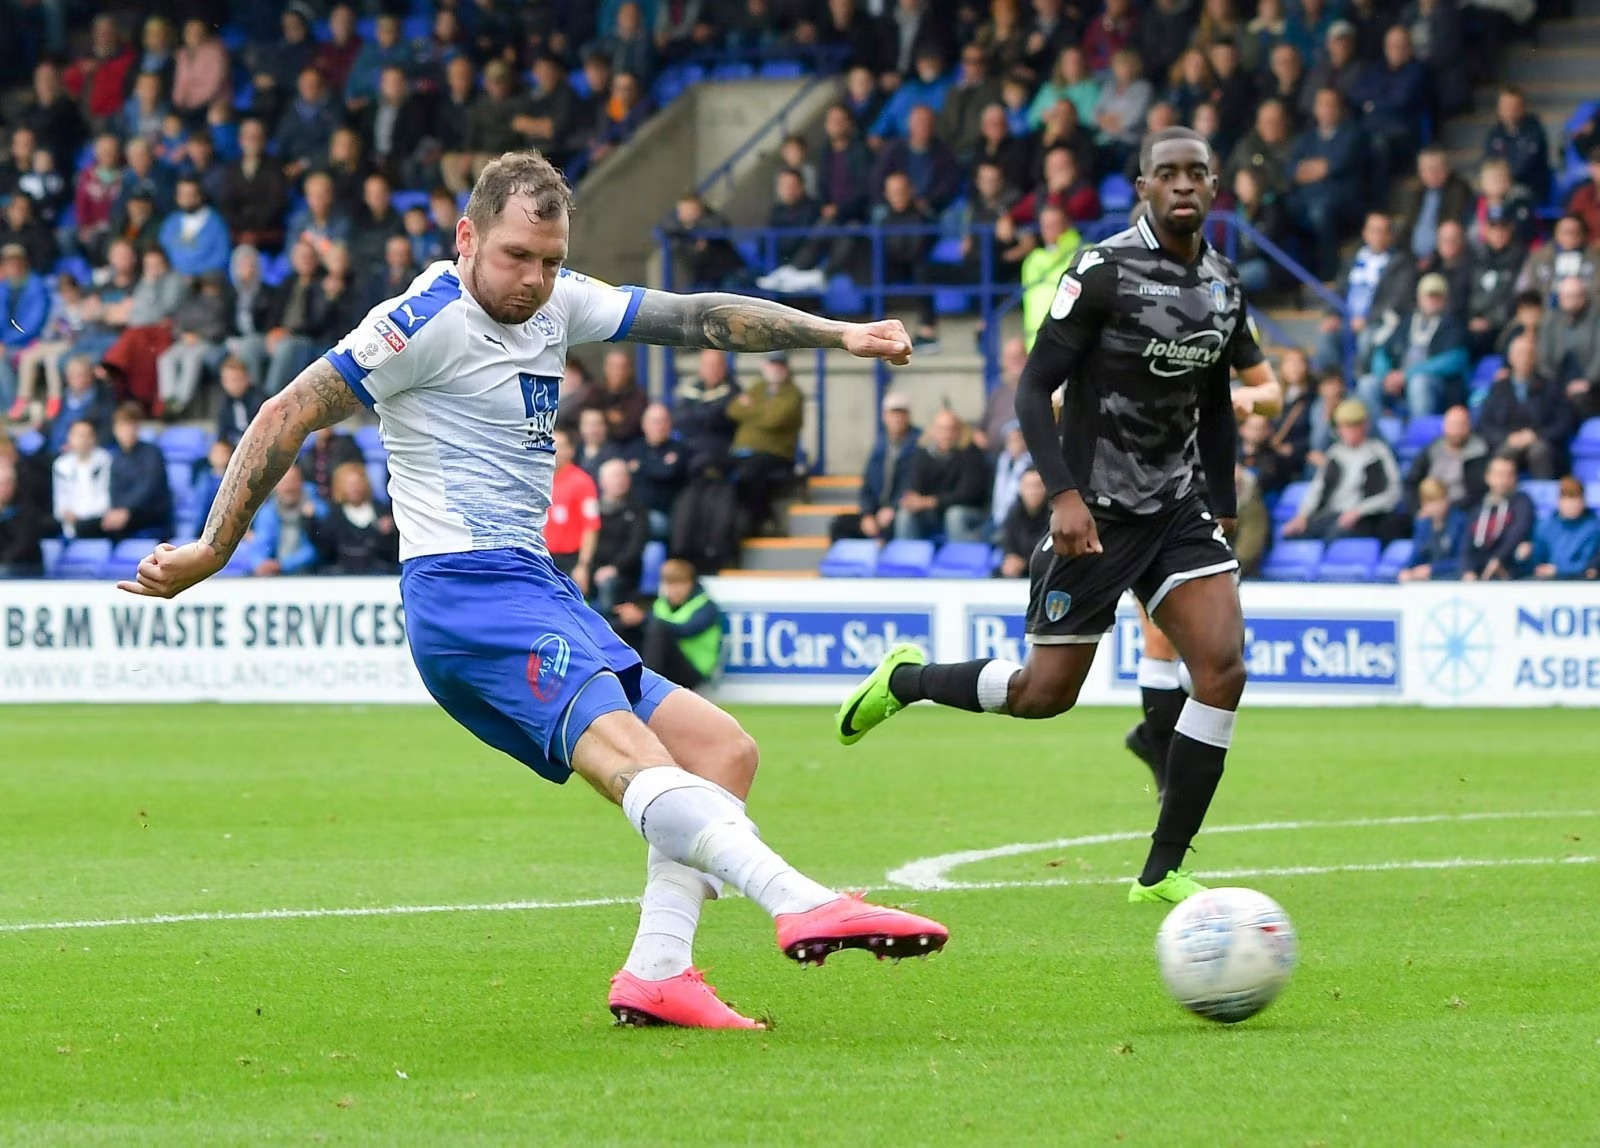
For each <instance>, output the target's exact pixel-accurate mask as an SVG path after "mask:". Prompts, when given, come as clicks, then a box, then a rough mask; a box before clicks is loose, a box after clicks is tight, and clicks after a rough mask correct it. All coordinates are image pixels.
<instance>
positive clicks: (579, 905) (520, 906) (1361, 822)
mask: <svg viewBox="0 0 1600 1148" xmlns="http://www.w3.org/2000/svg"><path fill="white" fill-rule="evenodd" d="M1594 816H1597V814H1596V813H1595V812H1594V811H1593V810H1565V811H1557V810H1551V811H1547V812H1528V813H1432V814H1422V815H1417V816H1410V817H1380V818H1360V819H1356V820H1352V821H1265V822H1261V823H1259V824H1256V825H1219V826H1216V827H1214V828H1210V829H1207V830H1206V832H1208V833H1250V832H1266V831H1269V830H1278V829H1353V828H1372V827H1377V826H1385V825H1426V824H1432V823H1437V822H1453V821H1513V820H1529V819H1535V818H1537V819H1550V818H1560V817H1594ZM1145 836H1147V834H1146V833H1144V832H1142V831H1141V832H1128V833H1098V834H1093V835H1090V836H1087V837H1066V838H1062V839H1060V840H1058V841H1040V842H1035V843H1033V844H1028V843H1019V844H1013V845H1001V846H997V847H995V848H993V849H972V850H967V851H966V852H962V853H947V854H944V855H942V856H940V857H929V858H924V859H923V860H920V861H912V862H910V863H909V864H907V865H902V866H901V867H900V868H898V869H895V870H893V871H892V872H890V873H889V874H888V877H887V880H886V882H885V883H884V884H885V886H886V887H889V888H900V889H910V890H917V891H922V892H934V891H952V892H955V891H964V890H972V889H976V890H982V889H1033V888H1048V887H1056V886H1081V885H1120V884H1123V883H1124V882H1126V881H1128V880H1129V879H1130V878H1129V876H1122V877H1062V878H1045V879H1043V880H1039V881H951V880H949V879H947V878H945V877H944V874H945V873H946V872H948V871H949V870H951V869H953V868H955V867H956V866H958V865H968V864H972V863H973V862H975V861H986V860H991V859H993V858H997V857H1012V856H1016V855H1018V854H1022V853H1037V852H1043V851H1045V850H1047V849H1065V848H1071V847H1073V846H1075V845H1103V844H1109V843H1113V842H1117V841H1136V840H1139V839H1141V838H1143V837H1145ZM1596 863H1600V857H1596V856H1571V857H1511V858H1495V857H1487V858H1474V857H1456V858H1448V859H1444V860H1437V861H1379V862H1373V863H1370V864H1349V865H1299V866H1288V867H1281V868H1256V869H1226V870H1217V871H1214V872H1208V873H1201V874H1199V876H1202V877H1211V878H1214V879H1216V878H1220V879H1223V880H1230V879H1233V878H1237V877H1310V876H1318V875H1322V874H1328V873H1387V872H1395V871H1401V870H1408V869H1409V870H1430V869H1498V868H1504V867H1507V866H1518V865H1593V864H1596ZM918 881H937V882H938V883H937V884H918V883H917V882H918ZM638 903H639V899H638V898H637V897H587V898H582V899H579V900H572V901H491V902H484V903H477V904H474V903H467V904H459V905H371V906H361V907H354V908H335V909H255V910H250V911H246V912H225V911H222V912H210V913H159V914H155V915H153V916H148V917H109V918H104V919H100V920H88V921H20V922H15V923H11V924H5V923H0V933H41V932H50V931H59V930H67V929H115V928H124V927H134V926H147V925H186V924H198V923H205V922H228V921H311V920H321V919H324V918H330V917H414V916H425V915H431V914H439V913H528V912H543V911H548V910H555V909H594V908H604V907H606V906H611V905H637V904H638Z"/></svg>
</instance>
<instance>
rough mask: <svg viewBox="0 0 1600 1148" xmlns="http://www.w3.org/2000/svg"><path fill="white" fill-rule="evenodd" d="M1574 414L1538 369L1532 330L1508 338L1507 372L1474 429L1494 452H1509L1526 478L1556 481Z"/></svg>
mask: <svg viewBox="0 0 1600 1148" xmlns="http://www.w3.org/2000/svg"><path fill="white" fill-rule="evenodd" d="M1577 429H1578V412H1577V410H1576V408H1574V407H1573V405H1572V403H1571V402H1569V401H1568V400H1567V396H1566V393H1565V391H1564V390H1563V389H1562V388H1561V387H1559V386H1557V385H1556V384H1555V383H1554V382H1553V381H1552V380H1550V379H1548V378H1546V377H1545V376H1544V375H1543V374H1542V373H1541V372H1540V370H1539V351H1538V344H1537V343H1536V342H1535V340H1534V336H1533V333H1532V332H1531V331H1525V332H1523V333H1522V334H1520V335H1518V336H1517V337H1516V338H1515V339H1512V340H1511V342H1510V344H1509V345H1508V346H1507V348H1506V368H1505V370H1504V371H1502V372H1501V373H1500V374H1499V375H1498V376H1497V377H1496V378H1495V381H1494V382H1493V383H1492V384H1490V386H1489V393H1488V395H1487V396H1485V398H1484V400H1483V406H1482V407H1481V408H1480V409H1479V411H1478V430H1479V432H1480V433H1482V435H1483V437H1484V438H1485V439H1487V440H1488V442H1489V448H1490V449H1491V450H1494V451H1496V452H1504V453H1508V454H1514V455H1516V456H1517V460H1518V461H1519V462H1520V463H1521V464H1522V467H1523V469H1524V470H1526V471H1527V472H1528V475H1529V477H1531V478H1543V479H1549V478H1555V477H1556V476H1557V475H1558V474H1560V473H1561V471H1562V470H1563V469H1564V468H1565V466H1566V459H1567V444H1568V443H1569V442H1571V441H1572V436H1573V434H1574V432H1576V431H1577Z"/></svg>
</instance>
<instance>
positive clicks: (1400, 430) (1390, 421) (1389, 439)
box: [1378, 415, 1406, 446]
mask: <svg viewBox="0 0 1600 1148" xmlns="http://www.w3.org/2000/svg"><path fill="white" fill-rule="evenodd" d="M1405 433H1406V424H1405V423H1404V422H1403V421H1402V420H1401V419H1400V418H1399V417H1397V416H1395V415H1379V416H1378V437H1379V438H1381V439H1383V441H1384V442H1386V443H1388V444H1389V445H1390V446H1397V445H1398V444H1399V442H1400V440H1401V439H1402V438H1404V437H1405Z"/></svg>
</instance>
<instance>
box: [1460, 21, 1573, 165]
mask: <svg viewBox="0 0 1600 1148" xmlns="http://www.w3.org/2000/svg"><path fill="white" fill-rule="evenodd" d="M1498 73H1499V74H1498V75H1497V76H1496V77H1495V79H1496V81H1497V82H1505V81H1510V82H1512V83H1515V84H1517V85H1518V86H1519V87H1521V88H1522V89H1523V90H1524V91H1525V92H1526V93H1527V97H1528V107H1529V110H1531V111H1534V112H1536V113H1538V115H1539V118H1540V120H1541V121H1543V123H1544V128H1545V132H1546V133H1547V134H1548V135H1549V137H1550V144H1551V148H1552V150H1553V151H1554V152H1555V154H1554V155H1553V156H1552V157H1551V158H1552V161H1553V162H1554V164H1555V169H1556V176H1557V180H1558V181H1559V180H1560V178H1561V172H1562V169H1563V168H1564V167H1565V166H1566V161H1565V159H1564V158H1563V152H1564V149H1565V146H1566V138H1565V129H1566V126H1567V122H1568V121H1569V120H1570V119H1571V118H1572V116H1573V114H1574V113H1575V112H1576V111H1577V110H1578V108H1579V107H1581V106H1582V105H1583V104H1584V103H1586V102H1588V101H1590V100H1595V99H1600V0H1575V3H1574V4H1573V14H1572V16H1571V17H1569V18H1567V19H1563V20H1543V21H1541V22H1540V24H1539V29H1538V39H1537V40H1536V41H1535V42H1533V43H1528V42H1526V41H1523V42H1519V43H1518V44H1517V45H1516V46H1514V47H1513V48H1512V49H1511V50H1510V51H1509V52H1507V53H1506V55H1505V57H1504V58H1503V59H1502V60H1501V62H1500V66H1499V68H1498ZM1494 106H1495V87H1494V86H1493V85H1484V86H1480V87H1479V88H1478V89H1477V91H1476V93H1475V94H1474V108H1473V111H1472V112H1470V113H1468V114H1466V115H1461V116H1456V117H1455V118H1453V119H1452V120H1451V121H1450V122H1449V123H1448V124H1446V125H1444V128H1443V131H1442V132H1441V133H1440V142H1441V143H1442V144H1443V145H1444V147H1445V148H1447V149H1448V150H1449V152H1450V160H1451V164H1452V166H1453V167H1455V168H1456V169H1457V170H1458V171H1460V172H1461V173H1462V174H1463V175H1468V174H1472V173H1475V172H1476V169H1477V165H1478V163H1479V162H1480V161H1481V160H1482V159H1483V141H1484V138H1485V137H1486V136H1487V135H1488V134H1489V129H1490V128H1491V127H1493V126H1494ZM1579 178H1582V176H1579Z"/></svg>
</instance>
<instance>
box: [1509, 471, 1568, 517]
mask: <svg viewBox="0 0 1600 1148" xmlns="http://www.w3.org/2000/svg"><path fill="white" fill-rule="evenodd" d="M1519 485H1520V487H1521V488H1522V493H1524V494H1526V495H1527V496H1528V497H1529V498H1531V499H1533V507H1534V509H1535V510H1537V511H1538V512H1539V514H1540V516H1541V517H1542V516H1544V515H1546V514H1554V513H1555V509H1556V503H1557V502H1559V501H1560V500H1561V484H1560V483H1559V482H1557V481H1556V480H1555V479H1553V478H1525V479H1523V480H1522V482H1521V483H1520V484H1519Z"/></svg>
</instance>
